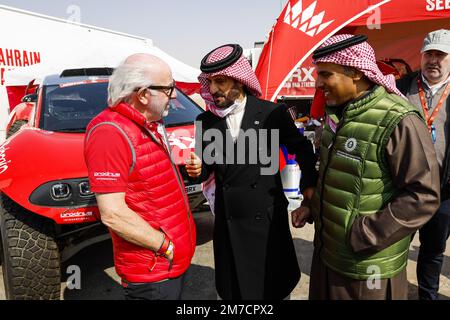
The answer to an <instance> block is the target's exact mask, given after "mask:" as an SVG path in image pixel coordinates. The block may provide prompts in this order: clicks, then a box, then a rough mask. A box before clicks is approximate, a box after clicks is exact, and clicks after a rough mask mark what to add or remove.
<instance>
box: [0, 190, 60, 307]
mask: <svg viewBox="0 0 450 320" xmlns="http://www.w3.org/2000/svg"><path fill="white" fill-rule="evenodd" d="M0 203H1V206H2V212H0V215H1V217H0V233H1V237H2V238H1V240H2V244H3V264H2V271H3V282H4V286H5V294H6V299H8V300H23V299H27V300H28V299H32V300H42V299H44V300H57V299H59V298H60V292H61V271H60V257H59V250H58V245H57V244H56V242H55V237H54V234H55V233H54V232H55V230H54V223H53V222H52V221H51V220H49V219H46V218H44V217H41V216H38V215H36V214H34V213H32V212H30V211H28V210H26V209H24V208H22V207H21V206H19V205H18V204H16V203H15V202H14V201H12V200H11V199H9V198H8V197H6V196H5V195H2V196H1V199H0Z"/></svg>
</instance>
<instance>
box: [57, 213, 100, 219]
mask: <svg viewBox="0 0 450 320" xmlns="http://www.w3.org/2000/svg"><path fill="white" fill-rule="evenodd" d="M93 215H94V213H93V212H92V211H87V212H83V211H75V212H64V213H61V215H60V217H61V219H67V218H89V217H92V216H93Z"/></svg>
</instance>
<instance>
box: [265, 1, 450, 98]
mask: <svg viewBox="0 0 450 320" xmlns="http://www.w3.org/2000/svg"><path fill="white" fill-rule="evenodd" d="M314 2H316V4H315V7H316V12H319V11H320V10H325V12H326V18H327V19H329V20H331V19H333V18H335V17H337V16H339V15H342V14H343V13H342V12H343V11H344V12H345V11H348V12H350V7H351V6H354V5H358V6H361V4H362V3H365V6H366V8H368V7H370V6H371V5H375V4H377V3H380V1H375V0H373V1H371V0H369V1H354V0H353V1H350V2H346V1H345V5H344V1H339V5H338V2H336V1H329V0H317V1H316V0H304V1H303V11H306V10H305V9H306V8H307V6H309V5H310V4H311V3H314ZM297 3H298V1H296V0H290V1H288V3H287V5H286V6H288V5H290V7H293V6H294V5H295V4H297ZM318 8H320V9H318ZM350 15H351V14H350ZM285 16H286V8H284V9H283V11H282V13H281V15H280V17H279V18H278V21H277V23H276V24H275V26H274V28H273V30H272V32H271V34H270V36H269V41H268V42H267V44H266V45H265V47H264V49H263V53H262V54H261V59H260V61H259V63H258V66H257V69H256V71H257V75H258V76H259V80H260V82H261V85H262V87H263V92H266V91H267V92H269V93H270V94H268V95H267V96H266V98H267V99H271V98H272V100H274V99H276V97H279V96H297V97H311V96H313V95H314V92H315V89H314V86H315V81H313V79H312V77H311V75H314V69H315V66H314V65H313V64H312V61H311V57H310V56H306V57H305V55H307V53H308V52H309V51H310V49H312V48H313V47H314V46H315V45H317V44H318V43H319V42H322V41H323V40H324V38H323V34H316V35H315V36H314V40H316V41H315V42H314V43H311V38H310V36H308V35H307V34H305V33H303V34H302V33H300V32H297V33H295V39H294V38H293V37H294V35H293V34H288V33H289V32H292V30H287V28H286V26H285V24H283V23H282V22H283V19H285ZM347 19H350V20H352V21H351V22H350V23H346V24H344V25H341V26H340V27H338V28H336V29H333V30H334V33H351V34H365V35H367V36H368V37H369V40H368V41H369V43H370V44H371V45H372V46H373V47H374V49H375V52H376V55H377V59H379V60H381V59H389V58H391V59H392V58H393V59H403V60H405V61H406V62H407V63H408V64H409V65H410V66H411V68H412V69H413V70H415V69H418V68H419V67H420V49H421V46H422V41H423V39H424V37H425V35H426V34H427V33H428V32H430V31H432V30H437V29H443V28H446V29H448V28H450V0H391V1H387V2H385V3H383V4H382V5H381V6H379V7H378V8H376V9H375V10H373V11H370V12H368V13H365V14H364V15H362V16H360V17H358V18H356V19H355V18H353V19H351V17H349V18H347ZM324 21H327V20H324ZM334 27H335V26H333V25H330V28H334ZM294 31H295V30H294ZM326 32H328V31H326V29H325V31H324V32H323V33H326ZM332 34H333V33H328V34H327V37H329V36H331V35H332ZM301 37H303V38H301ZM286 43H287V44H286ZM286 47H289V48H290V51H286V49H283V50H284V52H283V50H281V49H280V51H281V52H277V51H276V50H277V48H286ZM293 51H297V52H298V53H299V54H297V55H295V54H293ZM277 54H278V55H280V56H281V57H282V58H283V59H282V60H280V61H282V62H280V63H277V64H274V57H276V55H277ZM269 56H270V59H269V58H268V57H269ZM264 60H265V61H264ZM301 60H304V62H303V63H302V64H301V65H300V66H298V65H297V64H298V63H299V61H301ZM268 61H269V62H270V63H268ZM280 69H283V72H285V73H283V75H284V76H279V77H278V78H275V77H274V76H273V75H274V74H276V73H282V72H280ZM264 70H268V72H266V71H264ZM284 70H285V71H284ZM269 76H270V77H269ZM286 78H287V81H285V82H284V86H283V87H282V88H281V90H279V91H277V90H276V88H278V89H280V88H279V87H280V85H281V84H282V82H283V80H285V79H286ZM266 88H268V90H266Z"/></svg>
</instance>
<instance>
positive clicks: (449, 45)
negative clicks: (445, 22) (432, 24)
mask: <svg viewBox="0 0 450 320" xmlns="http://www.w3.org/2000/svg"><path fill="white" fill-rule="evenodd" d="M428 50H439V51H442V52H445V53H450V30H446V29H440V30H436V31H432V32H430V33H429V34H427V36H426V38H425V39H424V40H423V47H422V51H420V52H422V53H423V52H425V51H428Z"/></svg>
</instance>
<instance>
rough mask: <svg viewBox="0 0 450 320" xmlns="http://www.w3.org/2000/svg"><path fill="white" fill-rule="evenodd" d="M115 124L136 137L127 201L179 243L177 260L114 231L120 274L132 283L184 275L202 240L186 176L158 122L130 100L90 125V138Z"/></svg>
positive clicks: (134, 138)
mask: <svg viewBox="0 0 450 320" xmlns="http://www.w3.org/2000/svg"><path fill="white" fill-rule="evenodd" d="M104 125H111V126H114V127H115V128H112V130H119V131H121V132H122V133H123V134H124V135H125V136H126V137H127V140H128V141H129V142H130V148H131V152H132V154H133V167H132V168H130V171H131V173H130V176H129V180H128V186H127V191H126V195H125V201H126V203H127V205H128V207H129V208H130V209H131V210H133V211H134V212H136V213H137V214H138V215H140V216H141V217H142V218H143V219H144V220H145V221H147V222H148V223H149V224H150V225H151V226H152V227H153V228H155V229H157V230H162V231H163V232H164V233H165V234H166V235H167V236H168V237H169V239H170V240H172V242H173V243H174V245H175V250H174V259H173V262H172V265H170V264H169V261H168V260H167V259H166V258H164V257H161V256H155V253H154V252H153V251H151V250H148V249H145V248H142V247H139V246H136V245H134V244H132V243H130V242H128V241H126V240H124V239H122V238H121V237H119V236H118V235H117V234H115V233H114V232H112V231H111V230H110V231H111V236H112V240H113V247H114V263H115V267H116V272H117V274H118V275H119V276H120V277H121V278H122V279H123V280H125V281H128V282H157V281H162V280H165V279H170V278H176V277H178V276H180V275H182V274H183V273H184V272H185V271H186V269H187V268H188V267H189V265H190V263H191V259H192V256H193V255H194V250H195V245H196V233H195V224H194V220H193V218H192V214H191V212H190V209H189V202H188V199H187V196H186V193H185V188H184V183H183V179H182V178H181V175H180V173H179V171H178V168H177V167H176V165H175V164H173V163H172V161H171V159H170V156H169V154H168V152H167V150H166V147H165V146H164V145H163V144H161V142H160V140H159V137H160V135H159V134H158V132H157V131H156V127H157V126H156V125H155V124H154V123H148V122H147V121H146V119H145V117H144V116H142V115H141V114H140V113H139V112H137V111H136V110H135V109H134V108H132V107H131V106H129V105H128V104H125V103H121V104H119V105H117V106H115V107H113V108H107V109H106V110H104V111H103V112H101V113H100V114H99V115H98V116H97V117H95V118H94V119H93V120H92V121H91V122H90V123H89V125H88V127H87V130H86V141H87V139H89V136H90V135H91V134H92V133H93V132H94V130H95V128H96V127H98V126H104Z"/></svg>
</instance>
